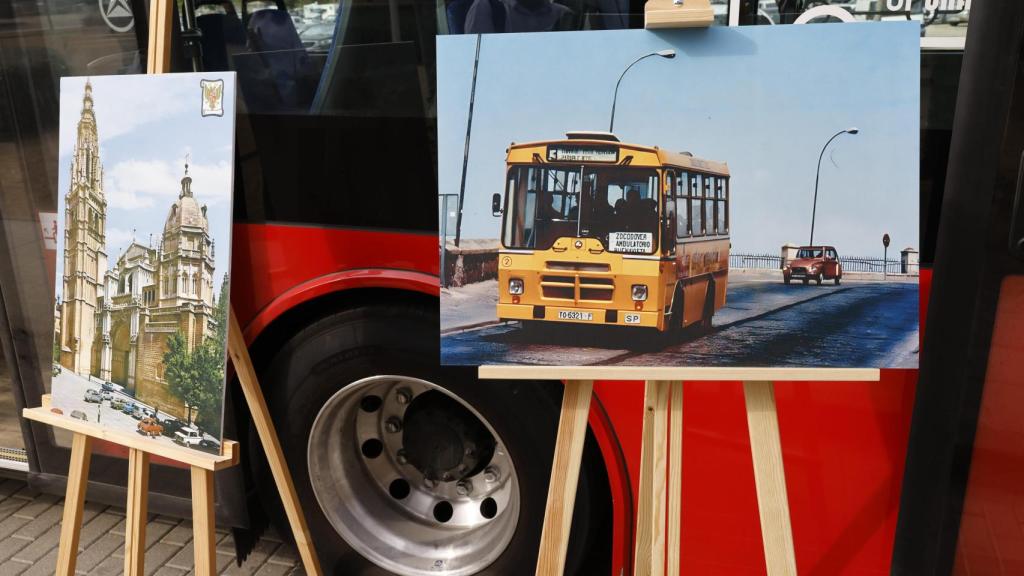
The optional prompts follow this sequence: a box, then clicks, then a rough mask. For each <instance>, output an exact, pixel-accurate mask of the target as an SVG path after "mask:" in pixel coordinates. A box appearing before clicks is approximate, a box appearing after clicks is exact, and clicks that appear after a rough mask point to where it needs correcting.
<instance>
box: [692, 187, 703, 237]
mask: <svg viewBox="0 0 1024 576" xmlns="http://www.w3.org/2000/svg"><path fill="white" fill-rule="evenodd" d="M703 187H704V183H703V181H702V175H700V174H691V175H690V218H691V221H690V230H691V233H690V235H691V236H700V235H702V234H704V210H703V209H702V208H701V196H702V195H703V194H702V192H701V190H702V189H703Z"/></svg>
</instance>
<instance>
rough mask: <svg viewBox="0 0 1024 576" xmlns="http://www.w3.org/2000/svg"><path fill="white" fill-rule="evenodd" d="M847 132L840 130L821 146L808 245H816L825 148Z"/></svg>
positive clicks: (815, 174)
mask: <svg viewBox="0 0 1024 576" xmlns="http://www.w3.org/2000/svg"><path fill="white" fill-rule="evenodd" d="M846 132H847V130H840V131H839V132H836V133H835V134H833V135H832V137H831V138H829V139H828V142H825V145H824V146H822V147H821V153H820V154H818V170H817V171H816V172H815V173H814V204H812V207H811V241H810V242H808V243H807V245H808V246H814V217H815V216H816V215H817V212H818V180H819V179H820V178H821V159H822V157H824V156H825V149H826V148H828V145H829V144H831V143H832V141H833V140H835V139H836V137H837V136H839V135H840V134H846Z"/></svg>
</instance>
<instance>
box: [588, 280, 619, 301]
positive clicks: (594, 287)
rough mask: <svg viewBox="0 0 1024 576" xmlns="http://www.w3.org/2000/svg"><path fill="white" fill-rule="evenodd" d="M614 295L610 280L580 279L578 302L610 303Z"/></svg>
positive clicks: (612, 283)
mask: <svg viewBox="0 0 1024 576" xmlns="http://www.w3.org/2000/svg"><path fill="white" fill-rule="evenodd" d="M614 293H615V281H614V280H612V279H611V278H580V300H601V301H605V302H607V301H610V300H611V299H612V294H614Z"/></svg>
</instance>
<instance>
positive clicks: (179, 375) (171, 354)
mask: <svg viewBox="0 0 1024 576" xmlns="http://www.w3.org/2000/svg"><path fill="white" fill-rule="evenodd" d="M164 379H165V380H167V389H168V391H169V392H170V393H171V394H172V395H174V396H176V397H177V398H178V399H180V400H181V402H182V403H183V404H185V407H186V408H188V417H187V418H186V422H188V423H189V424H191V423H192V408H193V407H195V406H201V405H202V400H203V398H202V387H201V386H200V381H199V378H198V374H197V371H196V367H195V365H194V362H193V359H192V354H190V353H189V351H188V342H187V341H186V340H185V335H184V334H182V333H181V331H180V330H179V331H178V332H175V333H174V334H172V335H171V337H170V338H168V339H167V352H165V353H164Z"/></svg>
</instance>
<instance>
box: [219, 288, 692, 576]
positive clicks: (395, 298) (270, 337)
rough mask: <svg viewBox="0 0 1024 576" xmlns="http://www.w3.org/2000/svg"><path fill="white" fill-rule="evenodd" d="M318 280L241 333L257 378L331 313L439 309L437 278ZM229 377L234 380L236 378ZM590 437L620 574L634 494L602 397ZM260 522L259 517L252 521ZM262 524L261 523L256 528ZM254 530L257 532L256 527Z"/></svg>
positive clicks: (241, 426)
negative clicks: (398, 306)
mask: <svg viewBox="0 0 1024 576" xmlns="http://www.w3.org/2000/svg"><path fill="white" fill-rule="evenodd" d="M332 276H333V275H332ZM317 280H318V281H317V282H316V284H314V285H310V283H309V282H307V283H304V284H300V285H298V286H296V287H294V288H292V289H290V290H288V291H286V292H284V293H282V294H281V295H280V296H279V297H277V298H275V299H274V301H272V302H271V303H270V304H268V305H267V306H265V307H264V308H262V309H261V310H259V311H258V312H257V313H256V314H255V315H253V316H252V318H251V319H249V320H248V321H247V322H246V324H245V325H244V326H243V327H242V332H243V334H244V336H245V340H246V343H247V346H248V348H249V351H250V356H251V357H252V358H253V364H254V367H255V369H256V372H257V373H259V372H260V370H261V368H263V367H265V366H266V365H267V363H268V362H269V360H270V358H272V356H273V354H272V353H273V352H274V351H275V350H277V349H278V348H279V347H280V346H281V345H282V344H284V343H285V342H286V341H287V340H288V339H289V338H290V337H291V336H292V335H294V334H295V333H296V332H297V331H299V330H301V329H302V328H303V327H305V326H308V325H309V324H311V323H313V322H315V321H317V320H318V319H320V318H323V317H325V316H327V315H329V314H331V313H334V312H337V311H340V310H344V309H350V308H354V307H358V306H363V305H368V304H382V303H407V304H413V305H416V306H422V307H423V308H433V309H434V310H437V309H438V307H439V302H438V296H439V293H440V289H439V287H438V280H437V277H436V276H430V275H427V274H421V273H415V272H407V271H380V270H375V271H370V270H365V271H357V273H356V274H355V275H346V276H340V275H339V276H338V277H335V278H323V279H317ZM677 289H678V288H677ZM439 333H440V332H439ZM231 376H232V378H234V375H233V374H232V375H231ZM261 386H263V383H261ZM232 404H233V407H234V416H235V427H236V434H238V435H239V436H240V438H239V439H240V440H242V441H248V440H253V441H255V440H256V439H255V438H253V439H249V438H245V436H247V435H248V430H249V425H250V422H251V418H250V416H249V413H248V409H247V407H246V405H245V403H244V400H243V399H242V398H241V394H235V399H234V402H233V403H232ZM588 436H592V437H593V439H594V441H595V442H596V443H597V447H598V449H599V452H600V455H601V460H602V464H603V466H602V468H603V469H604V472H605V477H606V481H607V489H608V495H609V497H610V498H609V502H608V506H609V509H610V511H611V515H612V520H613V522H612V523H613V526H612V527H611V529H610V532H611V540H612V542H611V544H612V553H611V562H612V573H613V574H618V571H619V570H620V569H621V568H622V567H623V566H631V562H632V558H631V557H632V538H631V531H632V529H631V527H632V523H633V512H632V501H633V494H632V489H631V483H630V477H629V472H628V470H627V467H626V463H625V457H624V455H623V450H622V446H621V445H620V444H619V440H618V434H617V432H616V430H615V428H614V425H613V424H612V422H611V421H610V420H609V418H608V415H607V412H606V411H605V407H604V406H603V404H602V403H601V399H600V397H599V396H598V395H594V397H593V402H592V405H591V408H590V415H589V418H588ZM249 502H250V509H251V508H252V505H253V503H254V500H253V499H251V498H250V499H249ZM262 516H263V514H258V515H257V516H256V517H255V518H253V520H256V519H257V518H261V517H262ZM261 519H262V518H261ZM262 523H263V522H262V521H261V520H256V522H255V524H257V525H259V524H262ZM254 527H255V528H256V529H257V531H259V527H258V526H254Z"/></svg>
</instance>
